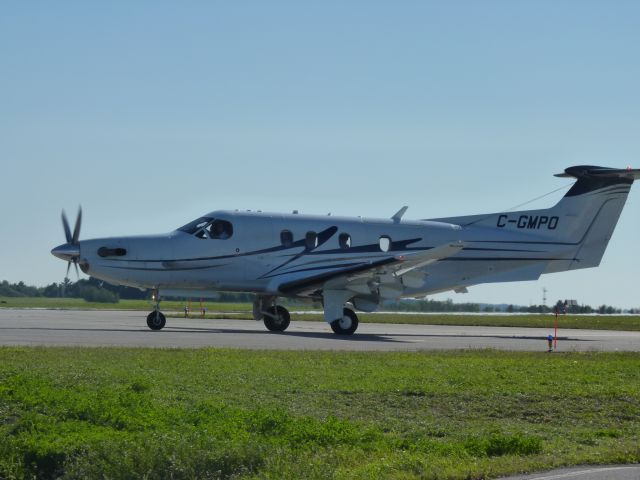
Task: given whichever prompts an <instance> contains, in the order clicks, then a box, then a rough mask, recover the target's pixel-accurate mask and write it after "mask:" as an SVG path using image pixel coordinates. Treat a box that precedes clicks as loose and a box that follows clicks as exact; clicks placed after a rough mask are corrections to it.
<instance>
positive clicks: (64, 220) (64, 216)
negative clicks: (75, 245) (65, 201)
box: [62, 210, 72, 243]
mask: <svg viewBox="0 0 640 480" xmlns="http://www.w3.org/2000/svg"><path fill="white" fill-rule="evenodd" d="M62 226H63V227H64V236H65V238H66V239H67V243H71V238H72V237H71V229H70V228H69V220H67V214H66V213H64V210H62Z"/></svg>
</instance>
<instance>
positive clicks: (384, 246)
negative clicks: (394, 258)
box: [378, 235, 391, 252]
mask: <svg viewBox="0 0 640 480" xmlns="http://www.w3.org/2000/svg"><path fill="white" fill-rule="evenodd" d="M378 244H379V245H380V251H382V252H388V251H389V249H390V248H391V237H389V236H388V235H383V236H381V237H380V240H379V242H378Z"/></svg>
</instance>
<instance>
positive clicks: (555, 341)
mask: <svg viewBox="0 0 640 480" xmlns="http://www.w3.org/2000/svg"><path fill="white" fill-rule="evenodd" d="M557 348H558V309H557V308H556V316H555V319H554V321H553V349H554V350H556V349H557Z"/></svg>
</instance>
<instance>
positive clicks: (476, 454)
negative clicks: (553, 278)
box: [0, 348, 640, 479]
mask: <svg viewBox="0 0 640 480" xmlns="http://www.w3.org/2000/svg"><path fill="white" fill-rule="evenodd" d="M638 461H640V355H638V354H607V353H588V354H576V353H572V354H551V355H549V354H534V353H506V352H494V351H475V352H464V353H462V352H450V353H336V352H324V353H323V352H263V351H244V350H243V351H237V350H213V349H209V350H157V349H139V350H134V349H114V348H105V349H98V348H89V349H79V348H75V349H71V348H0V478H6V479H13V478H30V477H37V478H57V477H60V476H62V477H63V478H167V479H168V478H177V479H179V478H273V479H282V478H340V479H342V478H344V479H351V478H366V479H369V478H371V479H374V478H376V479H377V478H403V479H413V478H433V479H435V478H438V479H442V478H449V479H481V478H489V477H495V476H497V475H506V474H510V473H514V472H523V471H533V470H539V469H543V468H550V467H555V466H560V465H575V464H598V463H600V464H603V463H621V462H638Z"/></svg>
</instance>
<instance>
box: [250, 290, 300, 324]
mask: <svg viewBox="0 0 640 480" xmlns="http://www.w3.org/2000/svg"><path fill="white" fill-rule="evenodd" d="M253 318H254V319H256V320H262V321H263V322H264V326H265V327H267V330H270V331H272V332H284V331H285V330H286V329H287V328H288V327H289V324H290V323H291V315H289V310H287V309H286V308H284V307H283V306H281V305H276V297H275V296H273V295H258V296H256V298H255V300H254V301H253Z"/></svg>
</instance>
